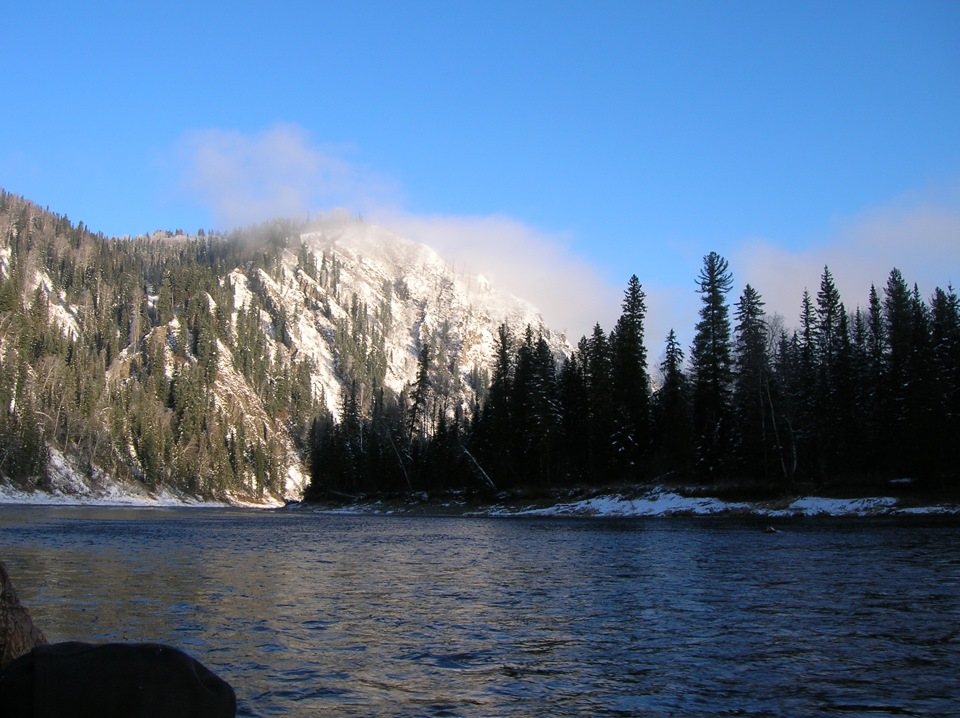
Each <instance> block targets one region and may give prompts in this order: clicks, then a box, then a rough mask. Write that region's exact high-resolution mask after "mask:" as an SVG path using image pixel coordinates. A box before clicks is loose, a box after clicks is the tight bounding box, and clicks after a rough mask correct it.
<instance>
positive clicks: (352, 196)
mask: <svg viewBox="0 0 960 718" xmlns="http://www.w3.org/2000/svg"><path fill="white" fill-rule="evenodd" d="M343 154H344V153H343V152H342V150H341V151H340V152H338V151H336V149H335V148H325V147H318V146H315V145H314V144H313V143H312V142H311V141H310V138H309V136H308V135H307V133H306V131H305V130H303V129H302V128H301V127H299V126H297V125H276V126H274V127H272V128H270V129H268V130H264V131H263V132H258V133H255V134H244V133H242V132H239V131H235V130H220V129H209V130H195V131H192V132H188V133H186V134H185V135H183V136H182V137H181V138H180V140H179V141H178V142H177V144H176V146H175V148H174V152H173V155H174V158H175V163H176V165H177V169H178V175H179V184H180V186H181V189H182V190H183V191H184V192H186V193H187V194H188V195H190V196H191V197H193V198H195V201H197V202H199V203H200V204H202V205H203V206H205V207H206V208H208V209H209V211H210V213H211V214H212V217H213V220H214V222H215V223H216V224H218V225H220V226H222V227H235V226H239V225H245V224H250V223H253V222H258V221H263V220H268V219H273V218H276V217H297V216H303V215H305V214H306V213H308V212H310V211H312V210H316V209H317V208H325V207H335V206H347V207H350V208H352V209H362V208H364V207H367V206H372V205H375V204H381V203H384V202H388V201H392V200H393V197H394V191H395V190H394V187H393V186H392V184H391V183H390V182H389V181H388V180H386V179H385V178H383V177H382V176H380V175H378V174H376V173H375V172H372V171H370V170H367V169H365V168H363V167H362V166H359V165H358V164H356V163H353V162H350V161H348V160H346V159H344V158H343V156H342V155H343Z"/></svg>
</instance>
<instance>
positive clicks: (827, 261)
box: [729, 197, 960, 327]
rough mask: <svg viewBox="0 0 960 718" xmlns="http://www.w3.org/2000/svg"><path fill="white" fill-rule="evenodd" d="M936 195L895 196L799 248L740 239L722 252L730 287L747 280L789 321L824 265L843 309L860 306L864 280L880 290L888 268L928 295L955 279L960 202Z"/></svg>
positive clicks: (815, 286) (959, 264)
mask: <svg viewBox="0 0 960 718" xmlns="http://www.w3.org/2000/svg"><path fill="white" fill-rule="evenodd" d="M938 199H940V200H944V199H945V200H946V201H936V200H933V199H929V198H920V197H909V198H903V199H898V200H895V201H893V202H891V203H890V204H888V205H887V206H884V207H878V208H876V209H872V210H869V211H866V212H863V213H861V214H859V215H857V216H854V217H851V218H849V219H847V220H844V221H841V222H838V223H837V224H836V226H835V229H834V230H833V231H832V232H829V233H828V234H827V236H826V238H825V239H824V240H821V241H816V242H811V243H810V244H809V245H808V246H806V247H804V248H802V249H789V248H787V247H784V246H781V245H778V244H776V243H775V242H773V241H770V240H765V239H757V240H753V241H749V242H745V243H743V244H742V245H740V246H739V247H738V248H737V249H736V250H735V251H734V252H733V254H732V255H731V256H730V257H729V259H730V266H731V268H732V269H733V270H734V273H735V275H736V276H737V286H738V287H739V288H742V287H743V285H744V284H745V283H747V282H749V283H750V284H751V285H753V287H754V288H755V289H756V290H757V291H758V292H760V294H761V295H763V298H764V301H765V302H766V304H767V307H766V309H767V311H768V312H770V313H772V312H778V313H780V314H782V315H783V316H784V318H785V323H786V325H787V326H788V327H792V326H796V324H797V322H798V317H799V315H800V304H801V299H802V296H803V290H804V289H805V288H806V289H808V290H809V291H810V293H811V295H812V296H813V297H814V298H815V297H816V293H817V291H818V290H819V288H820V278H821V276H822V274H823V268H824V265H827V266H829V268H830V273H831V274H832V275H833V277H834V281H835V283H836V285H837V289H838V290H839V291H840V296H841V300H842V301H843V302H844V305H845V306H846V308H847V309H848V310H849V311H853V310H854V309H856V307H857V306H860V307H862V308H865V307H866V303H867V299H868V296H869V292H870V286H871V285H876V287H877V289H878V290H880V291H881V292H882V290H883V287H884V285H885V284H886V281H887V277H888V276H889V274H890V270H891V269H893V268H894V267H896V268H897V269H899V270H900V271H901V272H902V274H903V277H904V279H905V280H906V281H907V282H908V283H910V284H911V286H912V284H913V283H916V284H917V286H918V287H919V289H920V292H921V294H922V295H923V297H924V298H925V299H928V298H929V297H930V295H931V294H932V293H933V290H934V289H935V288H936V287H938V286H939V287H943V288H945V287H946V285H947V284H948V283H949V282H953V283H954V284H956V283H957V282H958V281H960V276H958V275H960V204H952V201H951V200H950V198H942V197H941V198H938ZM951 204H952V206H951ZM741 280H742V281H741ZM737 291H739V289H738V290H737Z"/></svg>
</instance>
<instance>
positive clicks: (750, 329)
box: [733, 284, 774, 479]
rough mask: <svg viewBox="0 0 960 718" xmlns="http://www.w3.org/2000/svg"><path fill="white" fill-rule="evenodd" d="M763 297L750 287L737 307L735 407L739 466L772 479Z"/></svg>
mask: <svg viewBox="0 0 960 718" xmlns="http://www.w3.org/2000/svg"><path fill="white" fill-rule="evenodd" d="M763 307H764V302H763V301H762V300H761V298H760V294H759V293H758V292H757V291H756V290H755V289H754V288H753V287H751V286H750V285H749V284H748V285H747V286H746V287H744V290H743V294H742V295H741V296H740V299H739V301H738V302H737V304H736V312H735V314H734V318H735V319H736V322H737V324H736V327H735V332H736V340H735V343H734V376H735V379H734V391H733V404H734V407H735V421H736V425H737V430H736V431H735V432H734V434H735V437H736V446H737V449H738V451H737V454H738V456H737V463H738V465H739V466H740V468H741V469H742V470H743V471H744V472H745V473H746V475H747V476H749V477H751V478H754V479H769V478H770V474H771V469H772V466H771V459H772V458H773V455H774V446H773V439H774V436H773V431H772V425H771V424H770V421H771V419H770V416H771V410H772V407H771V404H770V395H769V389H770V386H769V385H770V377H769V373H770V368H769V357H768V355H767V326H766V321H765V320H764V312H763Z"/></svg>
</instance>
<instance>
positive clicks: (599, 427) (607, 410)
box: [581, 324, 616, 481]
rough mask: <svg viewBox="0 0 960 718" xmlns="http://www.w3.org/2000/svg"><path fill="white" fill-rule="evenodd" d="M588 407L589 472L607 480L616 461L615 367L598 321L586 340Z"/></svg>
mask: <svg viewBox="0 0 960 718" xmlns="http://www.w3.org/2000/svg"><path fill="white" fill-rule="evenodd" d="M581 355H582V358H583V365H584V369H585V371H584V376H585V378H586V388H587V404H588V407H589V421H590V423H589V433H588V436H587V444H588V447H589V448H588V450H589V462H590V467H589V470H590V473H591V475H592V477H593V479H594V481H607V480H609V478H610V472H611V470H612V469H613V467H614V463H615V458H616V457H615V453H614V452H615V441H614V431H615V426H616V425H615V423H614V408H613V407H614V401H613V377H612V374H613V371H612V362H611V359H610V342H609V340H608V339H607V336H606V333H605V332H604V331H603V329H602V328H601V327H600V325H599V324H596V325H594V328H593V333H592V334H591V335H590V338H589V339H587V340H586V341H585V342H583V346H582V352H581Z"/></svg>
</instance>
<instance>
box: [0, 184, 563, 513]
mask: <svg viewBox="0 0 960 718" xmlns="http://www.w3.org/2000/svg"><path fill="white" fill-rule="evenodd" d="M0 295H2V297H3V298H2V299H0V316H3V317H4V318H5V320H6V321H5V322H3V323H0V361H2V363H3V365H4V371H5V373H6V374H7V376H8V377H13V378H11V379H9V380H8V381H6V382H4V386H3V387H2V388H0V401H5V403H6V407H7V412H6V416H5V417H4V421H3V422H0V423H2V424H3V425H2V426H0V433H4V432H5V433H4V436H6V437H7V439H6V441H5V446H4V459H5V462H4V463H0V473H2V474H3V476H4V478H5V479H6V480H7V481H8V482H9V483H11V484H13V485H17V486H22V487H27V488H30V487H32V488H39V489H43V488H44V485H45V483H49V481H48V480H47V479H45V478H44V473H45V472H46V465H47V462H48V460H49V448H54V449H56V450H57V451H60V452H62V455H63V457H64V461H65V462H66V463H71V462H72V463H73V464H74V465H75V466H76V469H77V472H78V474H80V475H86V476H87V477H91V480H92V477H94V476H98V477H99V479H98V482H92V484H91V485H93V484H97V485H100V484H102V482H103V480H104V477H107V480H109V479H110V478H113V479H115V480H116V481H119V482H121V483H123V482H132V485H133V486H135V487H141V488H144V489H145V490H148V491H174V492H177V491H179V492H181V493H182V494H183V495H184V496H201V497H208V498H227V499H243V500H246V499H255V500H267V501H277V500H280V499H282V498H285V497H286V498H299V497H300V494H301V493H302V491H303V488H304V487H305V484H306V482H307V477H308V476H309V473H310V466H309V464H310V456H309V442H310V439H309V434H310V430H311V428H310V427H311V424H312V423H313V422H315V420H316V418H317V417H318V416H319V415H321V414H323V415H327V416H329V417H330V419H331V420H333V421H340V420H341V418H342V412H343V408H344V406H345V403H346V402H348V401H349V400H350V395H351V392H353V394H355V396H353V399H354V400H356V399H359V401H360V402H361V404H362V405H363V406H364V407H366V408H364V409H363V410H364V411H370V410H372V409H371V408H370V407H372V406H373V404H374V402H376V401H380V402H382V401H383V400H384V396H385V394H389V395H391V397H392V399H391V400H392V401H395V402H397V403H398V405H399V406H401V407H402V406H404V405H405V402H407V401H408V398H407V395H408V394H409V393H410V391H411V390H412V387H413V386H414V384H416V383H417V380H418V371H419V369H420V368H421V367H420V366H419V365H420V362H421V357H422V351H423V349H424V346H425V345H428V346H429V347H430V350H431V352H432V359H433V361H432V364H431V365H430V367H429V372H430V375H429V381H430V388H431V391H430V402H431V403H430V406H429V407H428V411H429V412H430V414H431V416H432V417H433V421H437V420H440V419H441V418H442V417H450V418H453V417H454V416H459V417H461V418H464V417H467V418H468V417H469V416H470V413H471V412H472V411H473V410H474V407H475V406H476V405H477V404H478V402H479V400H480V397H481V396H482V394H483V392H484V391H485V390H486V382H487V376H488V368H489V366H490V364H491V361H492V358H493V355H494V349H495V343H496V336H497V330H498V327H499V325H501V324H508V325H509V326H513V327H516V326H520V327H524V326H529V327H531V329H532V331H534V332H535V333H537V334H538V335H541V336H543V337H545V338H546V339H547V341H548V342H549V343H550V347H551V351H552V352H553V353H554V355H555V356H557V357H560V356H562V355H566V354H568V353H569V352H570V346H569V344H568V343H567V341H566V338H565V337H563V336H562V335H560V334H557V333H555V332H552V331H551V330H550V329H549V327H547V325H546V323H545V322H544V320H543V318H542V317H541V316H540V314H539V313H538V312H537V311H536V309H534V308H533V307H532V306H531V305H530V304H529V303H527V302H525V301H523V300H520V299H518V298H516V297H513V296H512V295H509V294H507V293H505V292H502V291H499V290H497V289H496V288H495V287H493V286H492V285H491V284H490V283H489V282H488V281H487V280H485V279H484V278H482V277H479V276H471V275H464V274H462V273H457V272H455V271H454V270H453V268H452V267H450V266H449V265H448V264H447V263H446V262H444V261H443V260H442V259H441V258H440V256H439V255H438V254H437V253H436V252H435V251H433V250H432V249H430V248H429V247H426V246H425V245H421V244H419V243H416V242H413V241H412V240H409V239H406V238H403V237H400V236H398V235H396V234H394V233H391V232H389V231H388V230H386V229H384V228H381V227H378V226H376V225H367V224H365V223H364V222H362V221H361V220H357V219H351V218H346V217H345V216H342V215H334V216H331V217H326V218H321V219H320V220H319V221H315V222H312V223H310V224H309V225H305V224H301V223H297V222H293V221H290V220H275V221H272V222H270V223H264V224H263V225H259V226H256V227H250V228H245V229H242V230H236V231H234V232H231V233H230V234H221V233H205V232H202V231H201V232H198V234H197V235H196V236H187V235H183V234H175V233H172V232H167V233H162V234H158V233H153V234H151V235H141V236H139V237H128V238H107V237H105V236H103V235H102V234H94V233H92V232H90V230H89V229H88V228H85V227H84V226H83V224H82V223H79V224H77V225H74V224H73V223H72V222H70V221H69V219H68V218H66V217H64V216H61V215H57V214H55V213H53V212H50V211H49V210H46V209H41V208H40V206H39V205H37V204H35V203H33V202H30V201H29V200H25V199H24V198H22V197H18V196H16V195H12V194H9V193H7V192H5V191H2V193H0ZM52 377H57V378H58V379H60V380H61V381H63V382H64V389H65V391H63V392H57V391H55V390H54V387H53V386H52V382H53V381H54V380H53V378H52ZM45 447H49V448H45ZM45 452H46V457H45ZM60 463H62V462H60Z"/></svg>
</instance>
